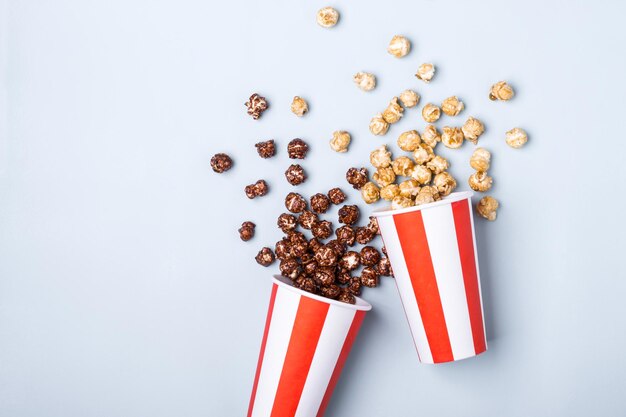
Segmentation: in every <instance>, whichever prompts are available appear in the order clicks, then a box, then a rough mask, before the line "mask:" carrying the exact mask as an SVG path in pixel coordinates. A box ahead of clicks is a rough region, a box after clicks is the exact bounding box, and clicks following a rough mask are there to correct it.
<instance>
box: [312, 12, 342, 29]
mask: <svg viewBox="0 0 626 417" xmlns="http://www.w3.org/2000/svg"><path fill="white" fill-rule="evenodd" d="M316 20H317V24H318V25H320V26H321V27H323V28H331V27H333V26H335V25H336V24H337V22H338V21H339V12H338V11H337V10H335V9H333V8H332V7H324V8H321V9H319V10H318V11H317V16H316Z"/></svg>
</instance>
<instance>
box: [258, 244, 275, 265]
mask: <svg viewBox="0 0 626 417" xmlns="http://www.w3.org/2000/svg"><path fill="white" fill-rule="evenodd" d="M254 259H255V260H256V261H257V263H258V264H259V265H261V266H270V265H271V264H273V263H274V260H275V258H274V253H273V252H272V250H271V249H270V248H263V249H261V250H260V251H259V253H257V255H256V257H255V258H254Z"/></svg>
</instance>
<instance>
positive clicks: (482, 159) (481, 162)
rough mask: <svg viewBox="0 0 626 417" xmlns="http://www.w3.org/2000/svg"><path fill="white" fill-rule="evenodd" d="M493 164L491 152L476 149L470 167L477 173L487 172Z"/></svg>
mask: <svg viewBox="0 0 626 417" xmlns="http://www.w3.org/2000/svg"><path fill="white" fill-rule="evenodd" d="M490 163H491V152H489V151H488V150H487V149H485V148H476V150H475V151H474V153H473V154H472V156H471V158H470V166H471V167H472V168H474V169H475V170H476V171H483V172H486V171H488V170H489V165H490Z"/></svg>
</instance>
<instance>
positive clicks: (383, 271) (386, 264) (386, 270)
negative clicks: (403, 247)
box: [376, 257, 393, 277]
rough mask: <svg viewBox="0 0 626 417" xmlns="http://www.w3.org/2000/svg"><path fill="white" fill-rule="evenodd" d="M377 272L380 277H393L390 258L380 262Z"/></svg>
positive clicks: (382, 259)
mask: <svg viewBox="0 0 626 417" xmlns="http://www.w3.org/2000/svg"><path fill="white" fill-rule="evenodd" d="M376 270H377V271H378V273H379V274H380V275H384V276H386V277H392V276H393V271H392V270H391V262H390V261H389V258H387V257H384V258H381V259H380V261H378V265H376Z"/></svg>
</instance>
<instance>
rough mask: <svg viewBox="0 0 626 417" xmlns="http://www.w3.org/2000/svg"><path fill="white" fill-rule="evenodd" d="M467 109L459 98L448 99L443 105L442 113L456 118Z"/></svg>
mask: <svg viewBox="0 0 626 417" xmlns="http://www.w3.org/2000/svg"><path fill="white" fill-rule="evenodd" d="M464 108H465V105H464V104H463V102H462V101H461V100H459V98H458V97H457V96H452V97H448V98H447V99H445V100H444V101H443V102H442V103H441V111H443V112H444V113H445V114H446V115H448V116H456V115H458V114H459V113H461V111H462V110H463V109H464Z"/></svg>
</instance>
